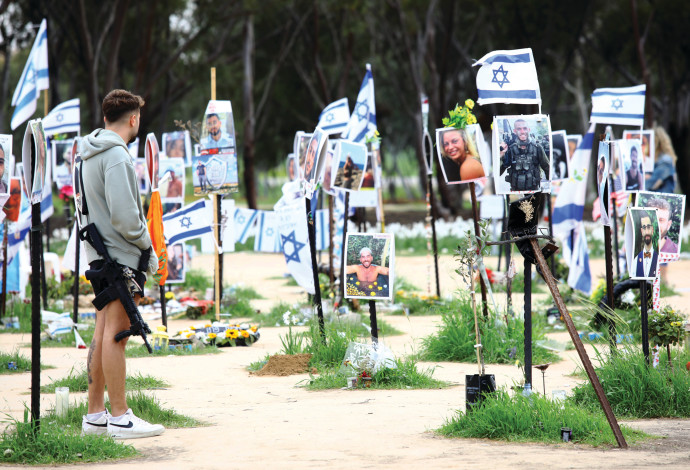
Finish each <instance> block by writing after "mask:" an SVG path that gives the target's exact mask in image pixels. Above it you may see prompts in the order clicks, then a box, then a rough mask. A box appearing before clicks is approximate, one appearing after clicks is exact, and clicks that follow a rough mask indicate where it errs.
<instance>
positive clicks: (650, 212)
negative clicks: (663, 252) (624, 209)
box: [625, 207, 659, 280]
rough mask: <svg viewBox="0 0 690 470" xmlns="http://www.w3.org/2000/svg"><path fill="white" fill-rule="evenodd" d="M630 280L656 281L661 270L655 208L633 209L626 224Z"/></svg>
mask: <svg viewBox="0 0 690 470" xmlns="http://www.w3.org/2000/svg"><path fill="white" fill-rule="evenodd" d="M625 252H626V253H627V257H628V274H630V279H646V280H654V278H656V274H657V271H658V269H659V221H658V216H657V209H656V208H653V207H631V208H630V209H628V217H627V219H626V223H625Z"/></svg>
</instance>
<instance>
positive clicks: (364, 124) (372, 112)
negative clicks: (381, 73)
mask: <svg viewBox="0 0 690 470" xmlns="http://www.w3.org/2000/svg"><path fill="white" fill-rule="evenodd" d="M374 132H376V101H375V100H374V76H373V75H372V73H371V65H370V64H367V73H366V74H365V75H364V80H362V86H361V87H360V88H359V94H358V95H357V102H356V103H355V109H353V110H352V115H351V116H350V121H349V122H348V123H347V129H345V130H344V131H343V135H342V137H343V139H347V140H351V141H352V142H355V143H364V138H365V137H366V136H367V134H371V135H373V134H374Z"/></svg>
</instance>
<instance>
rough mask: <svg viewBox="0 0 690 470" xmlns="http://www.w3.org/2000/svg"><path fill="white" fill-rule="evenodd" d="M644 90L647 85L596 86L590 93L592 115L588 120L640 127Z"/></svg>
mask: <svg viewBox="0 0 690 470" xmlns="http://www.w3.org/2000/svg"><path fill="white" fill-rule="evenodd" d="M646 90H647V85H637V86H631V87H626V88H597V89H596V90H594V92H593V93H592V115H591V116H590V118H589V122H598V123H601V124H620V125H623V126H640V127H642V125H643V123H644V99H645V92H646Z"/></svg>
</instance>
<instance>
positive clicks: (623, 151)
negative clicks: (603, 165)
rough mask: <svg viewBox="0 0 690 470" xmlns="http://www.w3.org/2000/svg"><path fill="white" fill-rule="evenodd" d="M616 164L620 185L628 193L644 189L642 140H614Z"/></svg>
mask: <svg viewBox="0 0 690 470" xmlns="http://www.w3.org/2000/svg"><path fill="white" fill-rule="evenodd" d="M616 144H617V145H616V147H617V152H616V153H617V154H618V162H619V163H618V166H619V172H618V173H617V175H620V180H621V184H622V187H623V188H624V189H625V191H627V192H629V193H631V192H632V193H636V192H638V191H644V183H645V178H644V169H643V166H642V142H641V141H640V140H638V139H622V140H617V141H616Z"/></svg>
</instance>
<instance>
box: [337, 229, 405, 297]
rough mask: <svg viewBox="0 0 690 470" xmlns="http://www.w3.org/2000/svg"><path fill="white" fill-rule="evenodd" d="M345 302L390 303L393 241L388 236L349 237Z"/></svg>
mask: <svg viewBox="0 0 690 470" xmlns="http://www.w3.org/2000/svg"><path fill="white" fill-rule="evenodd" d="M345 252H346V254H347V258H346V263H345V276H346V281H345V298H348V299H368V300H392V298H393V286H394V284H395V279H394V267H395V239H394V238H393V235H392V234H390V233H348V234H347V235H346V240H345Z"/></svg>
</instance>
